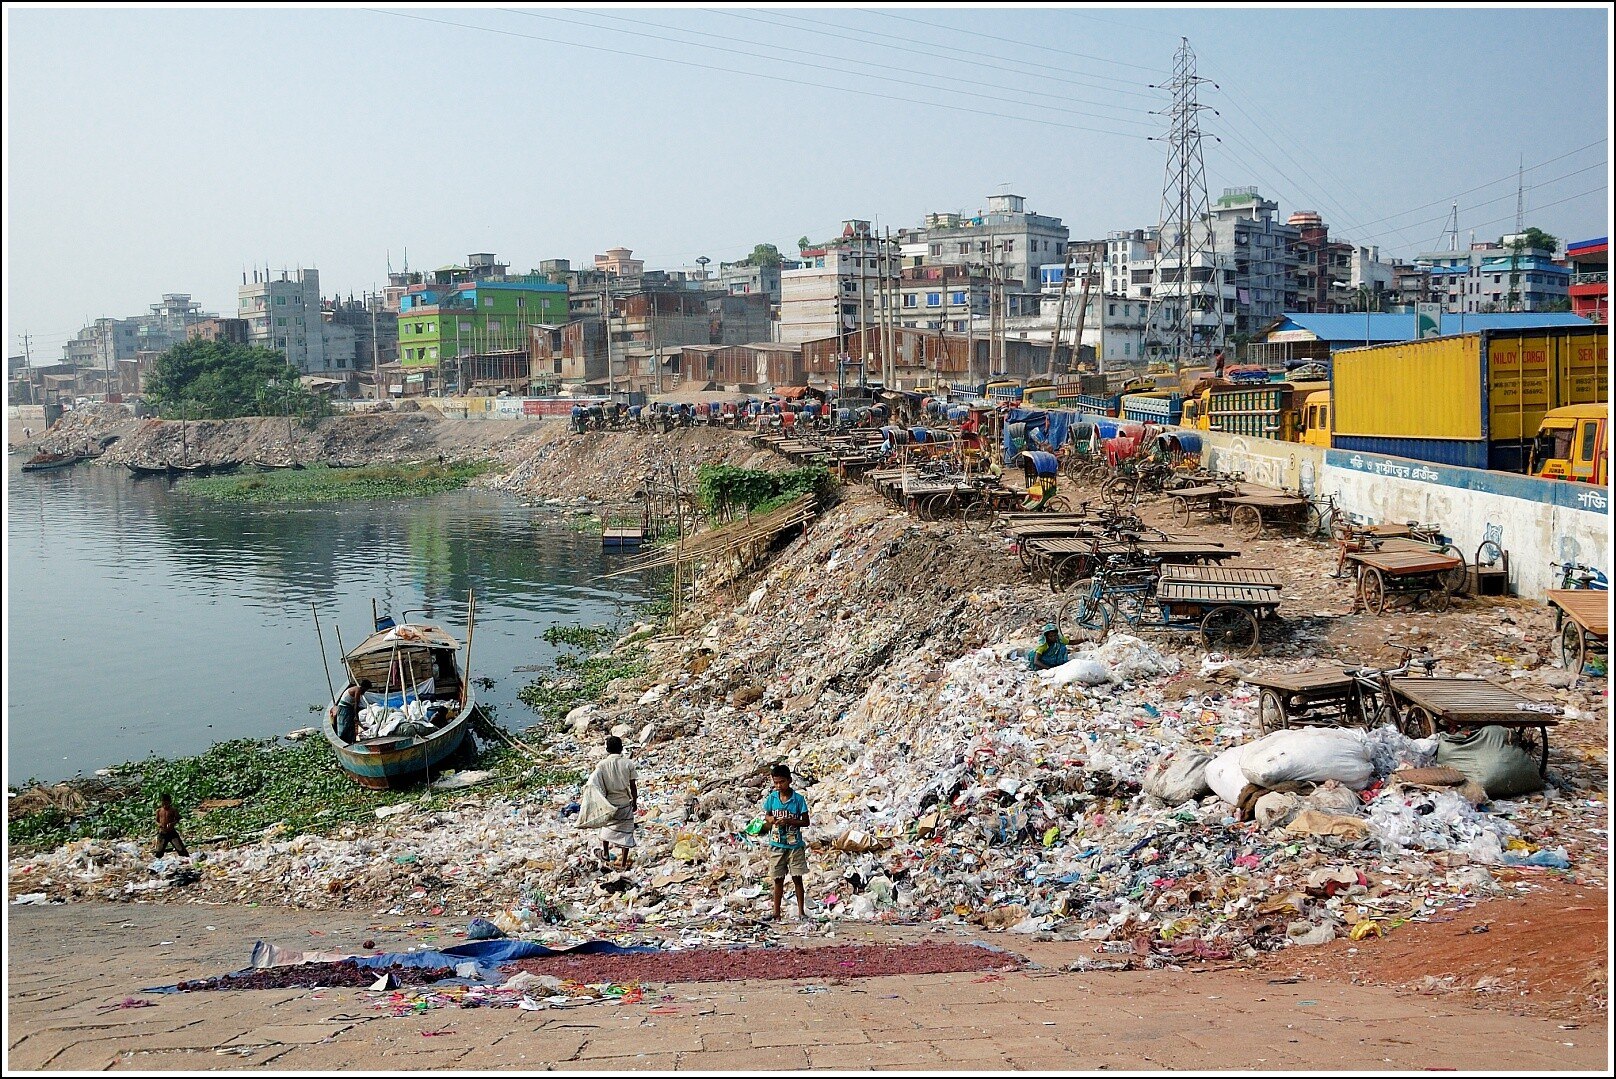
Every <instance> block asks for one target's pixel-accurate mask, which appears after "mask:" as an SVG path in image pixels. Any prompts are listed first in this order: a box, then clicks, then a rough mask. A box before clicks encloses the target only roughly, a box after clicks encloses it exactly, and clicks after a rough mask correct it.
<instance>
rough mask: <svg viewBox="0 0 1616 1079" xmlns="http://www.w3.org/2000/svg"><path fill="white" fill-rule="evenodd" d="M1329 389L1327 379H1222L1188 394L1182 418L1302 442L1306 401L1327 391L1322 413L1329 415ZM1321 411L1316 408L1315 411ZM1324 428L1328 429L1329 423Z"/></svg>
mask: <svg viewBox="0 0 1616 1079" xmlns="http://www.w3.org/2000/svg"><path fill="white" fill-rule="evenodd" d="M1328 391H1329V384H1328V383H1324V382H1294V383H1293V382H1268V383H1263V384H1260V385H1253V386H1235V385H1229V384H1227V383H1220V384H1218V385H1214V386H1212V387H1210V388H1207V389H1204V390H1202V391H1201V393H1200V395H1199V396H1197V397H1192V398H1187V399H1186V400H1185V401H1184V403H1183V415H1182V417H1181V419H1180V421H1179V422H1180V423H1181V424H1182V425H1183V426H1185V427H1196V428H1199V429H1200V430H1202V431H1222V432H1224V433H1225V434H1231V435H1245V436H1246V437H1248V438H1273V439H1278V440H1279V441H1282V442H1301V441H1304V436H1306V435H1307V434H1308V433H1309V432H1308V422H1307V413H1308V410H1307V405H1308V403H1309V402H1311V401H1312V399H1313V397H1314V396H1315V395H1316V394H1319V393H1324V394H1325V395H1326V397H1325V400H1324V409H1323V415H1324V416H1325V417H1326V418H1328V415H1329V407H1328ZM1313 403H1314V404H1315V405H1317V404H1318V402H1313ZM1318 414H1319V413H1318V411H1317V409H1315V411H1314V415H1318ZM1323 430H1324V431H1325V432H1328V431H1329V428H1328V426H1326V427H1324V428H1323ZM1317 438H1318V435H1317V433H1316V432H1315V434H1314V437H1313V438H1310V439H1305V440H1306V441H1310V442H1314V443H1315V444H1318V443H1317ZM1325 444H1328V443H1325Z"/></svg>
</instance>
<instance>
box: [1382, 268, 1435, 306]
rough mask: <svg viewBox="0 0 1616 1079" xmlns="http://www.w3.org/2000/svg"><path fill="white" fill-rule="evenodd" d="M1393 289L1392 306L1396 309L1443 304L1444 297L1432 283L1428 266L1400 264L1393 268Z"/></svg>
mask: <svg viewBox="0 0 1616 1079" xmlns="http://www.w3.org/2000/svg"><path fill="white" fill-rule="evenodd" d="M1391 274H1392V288H1391V297H1390V299H1391V305H1392V306H1394V307H1413V306H1414V305H1415V304H1421V303H1441V302H1442V297H1441V296H1439V295H1438V294H1437V293H1436V290H1435V286H1434V285H1433V284H1432V283H1431V270H1430V268H1429V267H1426V266H1416V265H1414V264H1413V263H1411V262H1398V263H1395V264H1394V265H1393V266H1392V267H1391Z"/></svg>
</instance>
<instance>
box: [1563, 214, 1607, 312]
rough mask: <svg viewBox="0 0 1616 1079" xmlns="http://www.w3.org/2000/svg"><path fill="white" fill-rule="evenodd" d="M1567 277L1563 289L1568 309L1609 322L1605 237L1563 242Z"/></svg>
mask: <svg viewBox="0 0 1616 1079" xmlns="http://www.w3.org/2000/svg"><path fill="white" fill-rule="evenodd" d="M1565 257H1566V262H1568V263H1570V266H1571V280H1570V282H1569V283H1568V285H1567V287H1566V293H1567V295H1569V296H1570V297H1571V311H1572V313H1573V314H1578V315H1581V316H1582V317H1584V318H1586V319H1587V320H1588V321H1589V322H1597V323H1600V324H1601V325H1605V324H1608V323H1609V322H1610V244H1609V240H1608V238H1607V237H1604V236H1601V237H1599V238H1598V239H1595V240H1578V241H1577V242H1576V243H1573V244H1566V250H1565Z"/></svg>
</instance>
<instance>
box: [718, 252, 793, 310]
mask: <svg viewBox="0 0 1616 1079" xmlns="http://www.w3.org/2000/svg"><path fill="white" fill-rule="evenodd" d="M782 269H796V263H795V262H791V263H785V262H781V263H779V264H776V265H773V266H758V265H756V264H754V263H752V262H748V261H746V260H744V259H743V260H742V261H740V262H720V263H719V264H718V287H719V288H721V289H723V290H724V291H725V292H726V293H728V294H729V295H731V296H757V295H763V296H767V297H768V298H769V302H770V303H779V302H780V271H781V270H782Z"/></svg>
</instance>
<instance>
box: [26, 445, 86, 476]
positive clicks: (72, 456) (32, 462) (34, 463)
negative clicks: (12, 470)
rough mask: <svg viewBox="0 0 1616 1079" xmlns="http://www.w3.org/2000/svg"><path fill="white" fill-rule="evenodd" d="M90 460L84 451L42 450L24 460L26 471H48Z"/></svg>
mask: <svg viewBox="0 0 1616 1079" xmlns="http://www.w3.org/2000/svg"><path fill="white" fill-rule="evenodd" d="M84 460H88V458H86V457H85V456H84V455H83V454H82V453H47V452H45V451H43V450H41V451H40V452H39V453H36V454H34V455H33V456H32V457H30V458H28V460H26V461H24V462H23V465H22V470H23V471H24V472H46V471H49V470H50V469H53V468H70V467H71V466H73V465H76V464H78V463H79V462H80V461H84Z"/></svg>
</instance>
